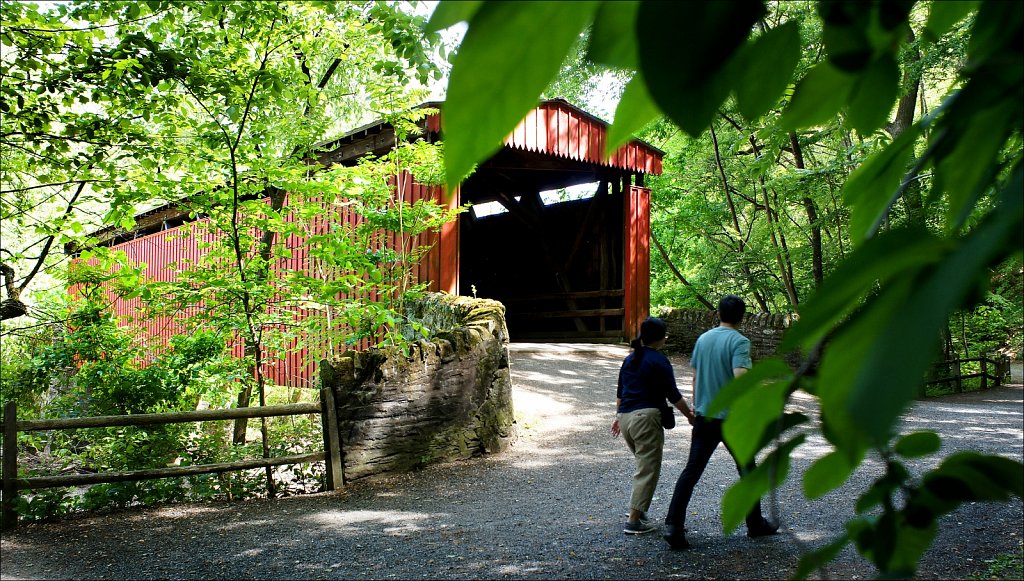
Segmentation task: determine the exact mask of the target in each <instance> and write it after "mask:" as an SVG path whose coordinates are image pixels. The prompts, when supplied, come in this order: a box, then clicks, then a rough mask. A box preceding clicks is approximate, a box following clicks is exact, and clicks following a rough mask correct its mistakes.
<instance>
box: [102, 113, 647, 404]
mask: <svg viewBox="0 0 1024 581" xmlns="http://www.w3.org/2000/svg"><path fill="white" fill-rule="evenodd" d="M431 105H432V106H439V105H437V104H431ZM442 114H443V113H442ZM439 132H440V119H439V116H438V115H432V116H430V117H427V118H426V119H425V121H424V135H423V137H424V138H425V139H427V140H436V139H439V137H440V135H439ZM606 133H607V124H606V123H605V122H603V121H601V120H600V119H597V118H596V117H594V116H592V115H590V114H588V113H586V112H585V111H583V110H581V109H579V108H577V107H574V106H573V105H571V104H569V103H568V102H566V101H564V100H561V99H553V100H549V101H544V102H542V103H540V104H539V105H538V106H537V107H536V108H535V109H533V110H532V111H530V112H529V113H528V114H527V116H526V118H525V119H524V120H523V121H522V122H521V123H520V124H519V126H518V127H516V129H515V131H513V133H512V134H511V135H509V137H508V138H507V139H506V141H505V145H504V147H502V148H501V150H499V151H498V152H497V153H496V154H495V155H494V156H492V157H491V158H490V159H489V160H488V161H487V162H485V163H483V164H481V165H480V166H479V167H478V169H477V170H476V171H475V172H474V173H473V174H472V175H471V176H470V177H469V178H468V179H466V180H465V181H464V182H463V183H462V184H461V185H460V186H459V187H458V188H457V189H456V191H455V192H452V195H450V196H444V195H443V194H444V192H443V191H442V188H437V187H426V186H423V185H420V184H416V183H412V182H411V181H410V180H402V181H403V185H402V186H401V187H402V195H403V197H404V199H405V200H406V201H410V202H412V201H415V200H417V199H422V198H430V199H434V200H444V201H445V202H446V203H447V204H449V206H450V207H456V206H460V205H462V204H465V203H467V202H468V203H471V204H473V208H472V209H471V210H470V211H469V212H466V213H464V214H462V215H461V216H460V218H459V219H458V220H457V221H455V222H451V223H449V224H447V225H445V227H444V228H443V229H442V231H441V232H440V233H431V234H424V235H421V237H420V239H419V240H417V241H416V243H417V245H426V246H430V247H431V249H430V251H429V252H428V253H427V255H426V256H424V258H423V259H422V261H421V263H420V264H419V267H418V271H417V273H416V275H417V277H418V278H419V280H420V281H429V283H430V289H431V290H435V291H447V292H450V293H455V294H463V295H476V296H479V297H483V298H492V299H496V300H499V301H501V302H502V303H504V304H505V305H506V307H507V321H508V328H509V334H510V335H511V338H512V339H513V340H534V341H538V340H539V341H551V340H561V341H566V340H574V341H620V340H623V339H628V338H629V337H632V336H634V335H635V334H636V332H637V329H638V325H639V322H640V321H641V320H643V318H644V317H646V316H647V313H648V309H649V306H650V292H649V284H650V254H649V251H650V247H649V227H650V216H649V193H650V192H649V190H648V189H647V188H645V187H644V179H643V178H644V175H645V174H654V175H658V174H660V173H661V159H662V155H663V154H662V152H661V151H659V150H658V149H656V148H654V147H652V146H650V145H647V144H645V143H642V142H639V141H632V142H630V143H628V144H627V145H625V146H623V147H621V148H620V149H619V150H618V151H616V152H615V153H614V154H613V155H611V156H610V157H605V156H604V155H603V151H604V147H605V139H606ZM394 144H395V131H394V128H393V127H392V126H390V125H389V124H388V123H386V122H383V121H381V122H376V123H372V124H370V125H367V126H364V127H361V128H359V129H358V130H356V131H352V132H350V133H348V134H346V135H345V136H343V137H341V138H339V139H337V140H335V141H332V142H329V143H327V144H325V145H324V146H323V150H324V151H326V152H327V153H325V154H324V155H322V156H321V162H323V163H326V164H335V163H340V164H354V163H355V162H356V160H357V159H358V158H360V157H361V156H364V155H366V154H368V153H374V154H383V153H385V152H387V151H388V150H390V149H391V148H392V147H393V146H394ZM566 188H569V189H568V190H566ZM186 218H187V216H186V215H184V213H183V212H182V211H180V210H178V209H176V208H173V207H164V208H159V209H156V210H152V211H150V212H147V213H146V214H143V215H141V216H139V217H138V218H137V224H138V226H137V228H136V229H135V230H133V231H131V232H125V231H123V230H120V231H119V230H116V229H108V230H105V231H102V232H100V233H98V234H97V236H98V237H99V238H100V240H101V241H102V242H103V243H105V244H107V245H111V246H113V247H115V248H118V249H121V250H124V251H125V252H126V253H127V255H128V257H129V259H130V260H133V261H135V262H140V263H146V264H147V270H146V275H147V276H149V277H151V278H156V279H161V280H170V279H172V278H173V277H174V276H175V275H176V268H175V267H174V265H175V264H176V263H178V261H181V260H195V259H197V258H198V257H199V256H200V255H201V254H202V253H203V251H202V250H201V241H202V237H203V236H204V234H201V233H200V232H199V231H198V230H196V224H195V223H187V222H186ZM337 219H340V220H343V221H354V220H356V219H357V218H356V217H355V216H354V215H347V214H345V213H344V212H343V213H342V214H341V215H340V216H338V218H337ZM184 229H188V230H184ZM182 234H185V235H182ZM189 234H192V235H189ZM205 236H209V235H205ZM288 242H289V244H288V246H289V247H291V248H293V255H292V257H291V258H289V259H283V260H281V261H279V263H278V264H276V268H287V269H303V268H307V263H308V258H307V256H306V255H305V252H304V250H303V249H304V245H303V244H302V241H301V240H289V241H288ZM135 300H137V299H135ZM135 300H132V301H121V302H119V303H117V304H116V305H115V309H116V311H117V313H118V314H119V315H127V316H130V315H132V314H133V313H134V312H135V311H136V309H138V307H139V305H138V304H137V303H135ZM146 324H147V325H148V326H149V327H150V328H149V333H150V334H151V335H152V336H160V335H165V334H170V333H171V332H173V328H172V327H174V325H169V324H168V322H166V321H149V322H147V323H146ZM310 349H322V348H317V347H311V348H310ZM304 351H307V350H304ZM324 355H326V353H312V352H298V353H295V354H292V355H290V356H288V357H287V358H286V359H282V360H280V361H279V362H278V364H277V365H276V367H275V368H274V369H272V370H270V371H269V375H270V376H272V377H273V378H274V379H275V381H277V382H278V383H281V384H288V385H296V386H298V385H309V384H310V383H311V382H312V381H313V378H314V377H315V375H314V373H315V371H314V367H313V364H314V362H315V361H317V360H319V359H320V358H321V357H322V356H324Z"/></svg>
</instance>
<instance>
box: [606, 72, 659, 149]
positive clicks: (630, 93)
mask: <svg viewBox="0 0 1024 581" xmlns="http://www.w3.org/2000/svg"><path fill="white" fill-rule="evenodd" d="M659 114H660V112H659V111H658V106H657V105H655V104H654V102H653V101H651V96H650V94H648V93H647V85H646V84H644V79H643V75H642V74H641V73H637V74H636V75H634V76H633V78H632V79H631V80H630V81H629V84H628V85H626V88H625V90H624V91H623V92H622V99H620V100H619V104H618V106H617V107H616V108H615V123H613V124H612V126H611V127H609V128H608V138H607V144H606V147H605V153H606V154H608V155H610V154H611V153H612V152H614V151H615V150H617V149H618V148H619V147H621V146H622V145H624V144H625V143H626V142H628V141H629V140H630V139H631V138H632V137H633V136H634V135H635V134H636V133H637V132H638V131H640V130H641V129H643V128H644V127H645V126H646V125H647V124H648V123H650V122H651V121H653V120H654V119H656V118H657V117H658V115H659Z"/></svg>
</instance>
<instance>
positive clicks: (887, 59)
mask: <svg viewBox="0 0 1024 581" xmlns="http://www.w3.org/2000/svg"><path fill="white" fill-rule="evenodd" d="M899 85H900V68H899V66H898V65H897V64H896V59H894V58H892V56H890V55H884V56H882V57H881V58H878V59H875V60H874V61H873V62H872V63H871V65H870V66H869V67H867V68H866V69H864V71H863V72H861V73H860V75H858V79H857V82H856V84H854V87H853V90H852V91H851V92H850V101H849V106H848V108H847V110H846V122H847V124H848V125H849V126H850V127H852V128H853V129H855V130H857V132H858V133H860V134H861V135H868V134H870V133H871V132H872V131H874V130H875V129H878V128H879V127H881V126H882V125H884V124H885V122H886V120H887V119H888V118H889V111H891V110H892V104H893V101H895V100H896V94H897V92H898V91H899Z"/></svg>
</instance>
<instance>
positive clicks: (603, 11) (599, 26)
mask: <svg viewBox="0 0 1024 581" xmlns="http://www.w3.org/2000/svg"><path fill="white" fill-rule="evenodd" d="M639 7H640V3H639V2H636V1H633V0H623V1H617V2H602V3H601V7H600V8H598V10H597V14H596V15H595V16H594V28H593V30H591V32H590V46H589V47H587V58H589V59H590V60H592V61H594V62H595V63H600V64H603V65H608V66H610V67H619V68H623V69H636V68H637V47H636V44H637V27H636V17H637V10H638V9H639Z"/></svg>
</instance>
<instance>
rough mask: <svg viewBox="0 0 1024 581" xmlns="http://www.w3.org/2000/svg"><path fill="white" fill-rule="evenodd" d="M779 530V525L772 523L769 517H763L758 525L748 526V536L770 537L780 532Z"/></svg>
mask: <svg viewBox="0 0 1024 581" xmlns="http://www.w3.org/2000/svg"><path fill="white" fill-rule="evenodd" d="M778 532H779V525H777V524H772V523H771V522H770V521H768V520H767V519H761V524H759V525H757V526H754V527H750V526H748V527H747V536H748V537H750V538H752V539H753V538H755V537H770V536H772V535H775V534H778Z"/></svg>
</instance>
